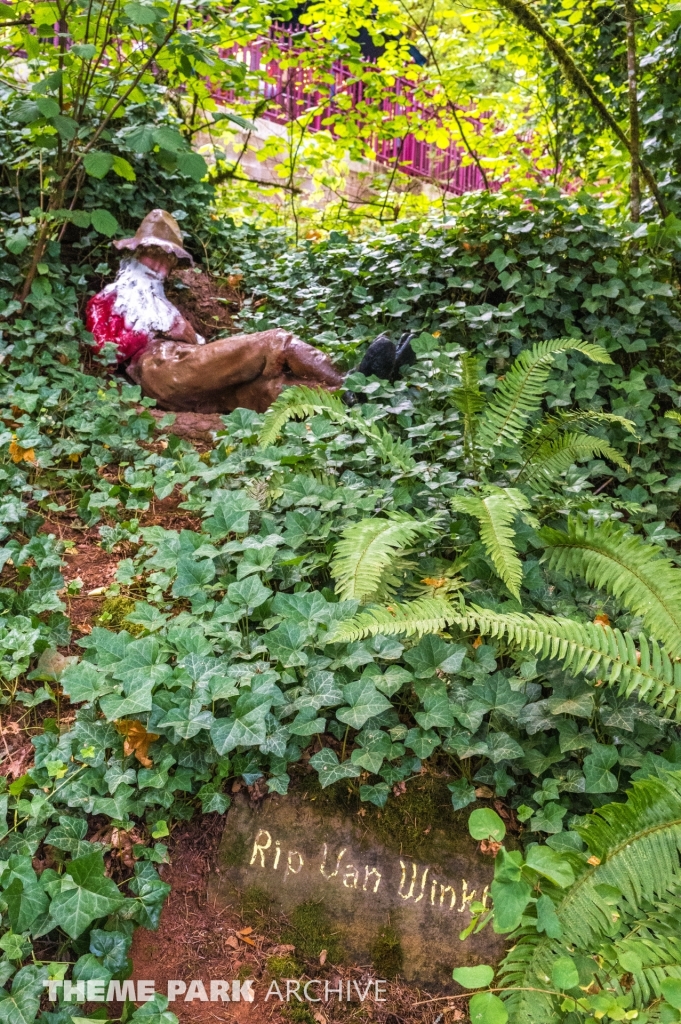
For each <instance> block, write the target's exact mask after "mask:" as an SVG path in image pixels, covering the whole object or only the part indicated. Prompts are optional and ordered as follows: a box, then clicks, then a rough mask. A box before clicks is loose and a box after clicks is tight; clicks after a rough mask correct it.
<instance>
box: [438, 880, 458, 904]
mask: <svg viewBox="0 0 681 1024" xmlns="http://www.w3.org/2000/svg"><path fill="white" fill-rule="evenodd" d="M448 892H451V894H452V898H451V900H450V901H449V909H450V910H454V904H455V903H456V893H455V892H454V890H453V889H452V887H451V885H443V884H442V882H440V906H442V905H443V903H444V901H445V896H446V894H447V893H448Z"/></svg>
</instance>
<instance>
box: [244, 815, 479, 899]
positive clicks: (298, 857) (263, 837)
mask: <svg viewBox="0 0 681 1024" xmlns="http://www.w3.org/2000/svg"><path fill="white" fill-rule="evenodd" d="M347 853H348V851H347V847H344V848H343V849H342V850H340V851H339V852H338V853H337V854H336V855H335V858H334V856H333V855H329V849H328V846H327V844H326V843H324V846H323V850H322V853H321V854H320V855H319V861H318V862H316V858H313V859H312V861H311V862H310V863H309V864H308V867H309V868H312V870H315V871H316V869H317V863H318V866H319V872H320V874H321V876H322V878H324V879H325V880H326V881H331V880H332V879H337V880H338V882H340V883H341V884H342V885H343V886H344V887H345V888H346V889H354V890H357V891H361V892H370V893H377V892H378V891H379V888H380V886H381V883H382V881H383V874H384V872H382V871H380V870H379V869H378V868H376V867H370V865H368V864H364V865H360V866H356V865H355V864H353V863H351V862H350V860H349V858H348V856H347ZM250 865H251V867H254V866H255V867H260V868H264V869H267V868H269V869H270V870H272V871H281V872H282V874H283V880H284V881H285V880H286V879H287V878H288V877H289V875H298V874H300V872H301V871H302V870H303V868H304V867H305V859H304V857H303V855H302V854H301V853H300V851H299V850H283V849H282V845H281V841H280V840H279V839H275V840H274V841H273V839H272V835H271V834H270V833H269V832H268V831H267V829H264V828H261V829H260V830H259V831H258V832H257V834H256V837H255V840H254V842H253V851H252V853H251V860H250ZM400 869H401V875H400V883H399V886H398V887H397V895H398V896H399V897H400V899H402V900H404V901H405V902H406V901H407V900H409V901H410V903H413V904H417V903H422V905H423V906H431V907H438V908H441V909H443V910H448V911H453V910H458V912H459V913H463V912H464V911H466V910H468V911H470V904H471V902H472V901H473V899H474V898H475V894H476V890H475V889H473V890H472V891H471V892H469V891H468V882H467V881H466V880H465V879H462V880H461V901H460V904H459V906H458V907H457V894H456V890H455V889H454V887H453V886H452V885H446V884H445V883H444V882H440V881H439V880H438V879H437V878H436V877H435V875H434V874H433V872H432V869H431V868H430V867H422V866H421V865H420V864H416V863H415V862H413V861H409V862H407V863H405V862H404V861H403V860H400ZM487 891H488V890H487V886H485V888H484V890H483V893H482V904H483V906H486V904H487Z"/></svg>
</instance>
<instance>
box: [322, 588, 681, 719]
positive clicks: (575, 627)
mask: <svg viewBox="0 0 681 1024" xmlns="http://www.w3.org/2000/svg"><path fill="white" fill-rule="evenodd" d="M452 625H456V626H458V627H459V628H460V629H461V630H463V631H464V632H466V633H476V634H480V635H481V636H491V637H495V638H503V639H505V640H506V641H507V642H508V643H510V644H512V645H514V646H515V647H517V648H519V649H520V650H522V651H531V652H532V653H533V654H536V655H537V656H538V657H539V658H541V659H542V660H546V659H550V660H552V661H558V662H560V663H561V664H562V667H563V669H564V670H565V671H568V672H570V673H571V674H572V675H581V674H582V673H588V674H589V675H591V676H596V677H599V678H601V679H603V680H604V682H606V683H607V684H608V685H610V686H615V685H617V688H618V693H619V694H620V695H624V696H626V697H630V696H632V695H634V696H635V697H636V698H637V699H638V700H641V701H645V702H646V703H648V704H652V705H653V706H655V707H656V708H657V710H658V711H659V712H660V713H661V714H666V715H668V716H671V715H674V716H675V718H676V720H677V721H681V662H678V661H676V662H672V661H671V660H670V658H669V656H668V654H667V653H666V651H665V650H663V649H662V648H661V647H660V645H659V644H658V643H656V642H655V641H654V640H650V639H648V638H647V637H645V636H643V635H640V636H639V637H638V647H636V645H635V643H634V640H633V637H632V636H631V634H630V633H622V632H621V631H620V630H619V629H612V627H610V626H601V625H598V624H596V623H594V622H581V623H580V622H575V621H574V620H573V619H565V618H560V617H558V616H555V617H554V616H548V615H523V614H522V613H520V612H508V613H502V612H494V611H490V610H489V609H485V608H477V607H475V606H464V605H463V604H460V605H459V606H458V607H457V606H455V605H453V604H451V603H450V602H448V601H447V600H445V599H444V598H428V599H425V598H424V599H422V600H419V601H412V602H409V603H406V604H397V603H393V604H390V605H388V606H387V607H385V608H367V609H366V610H365V611H362V612H360V613H359V614H357V615H355V616H353V618H351V619H346V620H345V621H343V622H340V623H338V625H337V626H336V627H335V629H334V632H333V635H332V637H330V638H329V640H330V641H333V642H336V643H340V642H344V643H349V642H351V641H353V640H361V639H363V638H364V637H366V636H376V635H377V634H378V633H383V634H386V635H387V634H392V635H396V634H403V635H405V636H414V635H416V636H423V635H425V634H427V633H438V632H440V631H441V630H443V629H445V628H446V627H447V626H452Z"/></svg>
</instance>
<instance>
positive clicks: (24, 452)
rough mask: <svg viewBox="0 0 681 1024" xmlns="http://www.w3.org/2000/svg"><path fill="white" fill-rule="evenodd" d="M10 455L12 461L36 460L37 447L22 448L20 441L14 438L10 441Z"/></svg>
mask: <svg viewBox="0 0 681 1024" xmlns="http://www.w3.org/2000/svg"><path fill="white" fill-rule="evenodd" d="M9 457H10V459H11V460H12V462H16V463H19V462H35V449H34V448H22V447H21V445H20V444H19V443H18V441H15V440H12V441H10V443H9Z"/></svg>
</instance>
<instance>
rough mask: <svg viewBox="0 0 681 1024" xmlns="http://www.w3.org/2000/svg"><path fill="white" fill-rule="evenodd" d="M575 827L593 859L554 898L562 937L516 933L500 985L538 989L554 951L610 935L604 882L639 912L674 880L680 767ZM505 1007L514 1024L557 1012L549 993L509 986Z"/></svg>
mask: <svg viewBox="0 0 681 1024" xmlns="http://www.w3.org/2000/svg"><path fill="white" fill-rule="evenodd" d="M577 831H578V832H579V833H580V835H581V836H582V838H583V839H584V840H585V841H586V842H587V844H588V846H589V853H590V854H591V858H590V860H591V863H590V864H588V865H583V866H582V873H581V875H580V876H579V877H578V878H577V880H576V881H575V882H574V884H573V885H572V886H570V888H569V889H568V890H566V891H565V893H564V894H563V895H558V896H557V898H555V897H554V898H555V904H556V905H555V911H556V914H557V916H558V919H559V921H560V924H561V927H562V932H563V934H562V937H561V939H560V940H558V939H550V938H548V937H546V936H540V935H538V934H537V932H536V930H535V929H534V928H531V927H526V928H523V929H522V931H520V932H518V933H517V934H516V936H514V937H515V938H516V939H517V941H516V943H515V945H514V946H513V948H512V949H511V950H510V952H509V953H508V954H507V955H506V957H505V958H504V960H503V962H502V966H501V969H500V974H501V976H502V978H503V982H504V984H505V985H510V986H513V987H517V988H530V987H532V986H536V987H540V988H542V987H544V986H545V985H546V982H547V980H548V979H550V976H551V967H552V965H553V963H554V962H555V958H556V957H557V956H560V955H564V954H565V951H566V950H570V951H571V952H572V953H573V954H574V952H575V951H584V952H585V953H588V952H592V951H593V950H594V947H596V946H597V945H598V943H599V941H602V940H603V939H605V938H606V937H607V936H609V935H611V934H612V925H613V918H612V911H613V907H612V906H610V905H608V904H606V902H605V900H604V898H603V897H602V895H601V894H600V892H602V890H601V891H600V892H599V888H600V886H601V885H607V886H610V887H611V890H610V891H613V890H614V891H617V892H619V893H621V901H618V902H621V904H622V905H626V906H627V907H628V908H631V909H633V910H635V911H636V910H639V909H640V908H642V907H644V906H645V905H646V903H648V902H652V901H653V900H655V898H659V897H664V896H666V895H667V891H668V890H669V889H670V888H673V887H674V886H676V885H678V884H679V854H680V853H681V773H679V772H669V773H666V774H665V777H664V778H657V777H652V776H651V777H649V778H647V779H643V780H641V781H638V782H635V783H634V785H633V788H632V789H631V790H630V792H629V794H628V797H627V800H626V803H616V804H608V805H607V806H606V807H601V808H600V809H599V810H598V811H596V812H594V813H593V814H590V815H589V817H588V820H587V823H586V824H585V825H584V826H582V827H580V828H578V829H577ZM575 866H577V864H576V863H575ZM507 1007H508V1009H509V1016H510V1019H511V1020H513V1022H514V1024H547V1022H550V1021H552V1020H554V1019H555V1010H554V1007H553V1006H552V1002H551V1000H550V998H548V997H540V998H538V997H537V993H536V992H532V993H529V992H514V993H511V994H510V995H509V998H508V1001H507Z"/></svg>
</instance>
